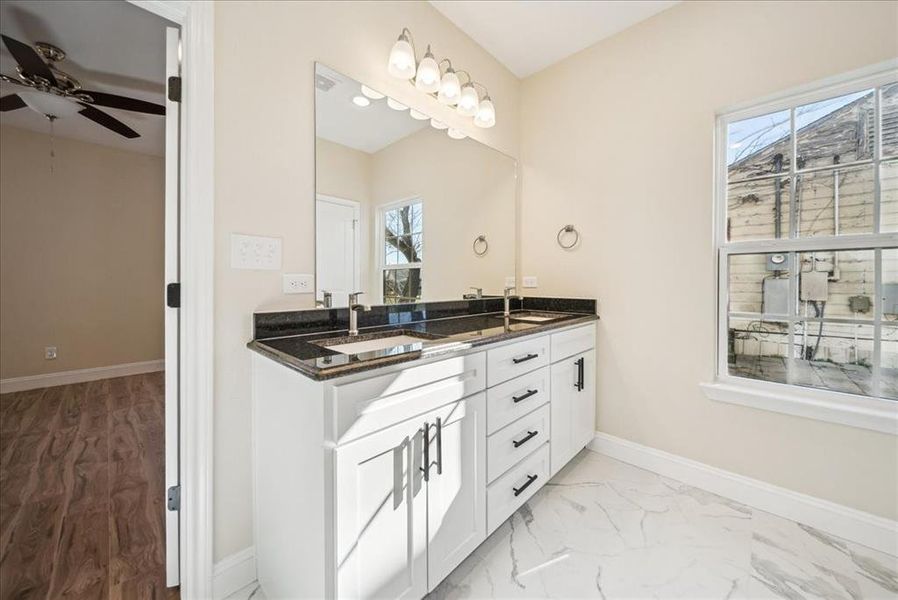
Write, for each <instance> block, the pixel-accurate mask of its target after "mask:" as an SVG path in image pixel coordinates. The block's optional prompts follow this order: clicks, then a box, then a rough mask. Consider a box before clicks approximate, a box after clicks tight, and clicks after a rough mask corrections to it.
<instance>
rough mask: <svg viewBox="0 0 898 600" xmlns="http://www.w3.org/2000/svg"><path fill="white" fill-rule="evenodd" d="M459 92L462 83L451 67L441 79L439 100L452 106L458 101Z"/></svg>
mask: <svg viewBox="0 0 898 600" xmlns="http://www.w3.org/2000/svg"><path fill="white" fill-rule="evenodd" d="M459 94H461V85H460V84H459V82H458V75H456V74H455V71H453V70H452V68H451V67H450V68H449V70H447V71H446V72H445V73H444V74H443V79H442V80H441V81H440V91H439V93H437V100H439V101H440V102H441V103H442V104H448V105H449V106H452V105H454V104H456V103H458V96H459Z"/></svg>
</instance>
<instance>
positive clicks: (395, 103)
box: [387, 98, 408, 110]
mask: <svg viewBox="0 0 898 600" xmlns="http://www.w3.org/2000/svg"><path fill="white" fill-rule="evenodd" d="M387 106H389V107H390V108H392V109H393V110H408V106H406V105H405V104H403V103H402V102H399V101H397V100H393V99H392V98H387Z"/></svg>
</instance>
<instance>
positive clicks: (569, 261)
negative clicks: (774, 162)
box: [521, 2, 898, 519]
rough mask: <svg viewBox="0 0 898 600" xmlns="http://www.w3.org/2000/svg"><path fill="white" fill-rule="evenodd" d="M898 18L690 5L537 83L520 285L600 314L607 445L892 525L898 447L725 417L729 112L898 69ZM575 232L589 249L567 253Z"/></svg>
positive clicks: (801, 7)
mask: <svg viewBox="0 0 898 600" xmlns="http://www.w3.org/2000/svg"><path fill="white" fill-rule="evenodd" d="M896 32H898V4H896V3H895V2H881V3H875V2H819V3H818V2H776V3H774V2H769V3H760V2H753V3H740V2H687V3H684V4H681V5H679V6H677V7H674V8H672V9H670V10H668V11H666V12H664V13H661V14H660V15H658V16H656V17H654V18H652V19H649V20H648V21H645V22H643V23H641V24H639V25H637V26H635V27H633V28H632V29H628V30H626V31H624V32H622V33H621V34H619V35H616V36H614V37H612V38H610V39H608V40H606V41H604V42H601V43H599V44H597V45H595V46H593V47H591V48H588V49H587V50H584V51H583V52H580V53H579V54H577V55H575V56H573V57H571V58H569V59H567V60H564V61H563V62H561V63H560V64H558V65H556V66H554V67H551V68H549V69H547V70H545V71H543V72H541V73H539V74H537V75H535V76H533V77H531V78H529V79H527V80H525V81H524V82H523V83H522V95H521V140H522V142H521V158H522V162H523V168H524V173H523V197H522V204H523V217H522V238H523V239H525V240H526V243H524V244H523V246H522V260H523V265H522V274H524V275H537V276H538V277H539V281H540V289H539V292H540V293H542V294H559V295H577V296H595V297H597V298H598V299H599V312H600V314H601V317H602V320H601V322H600V324H599V347H598V352H597V356H598V359H597V360H598V373H599V375H598V413H597V421H598V422H597V426H598V429H599V430H601V431H603V432H607V433H609V434H612V435H616V436H620V437H622V438H626V439H628V440H632V441H635V442H638V443H641V444H645V445H648V446H652V447H655V448H660V449H662V450H666V451H669V452H673V453H675V454H679V455H682V456H686V457H689V458H692V459H695V460H699V461H701V462H705V463H708V464H711V465H714V466H717V467H721V468H724V469H728V470H732V471H735V472H737V473H741V474H744V475H747V476H750V477H755V478H758V479H761V480H764V481H768V482H771V483H774V484H777V485H781V486H784V487H787V488H791V489H794V490H797V491H800V492H804V493H808V494H811V495H814V496H818V497H821V498H826V499H829V500H833V501H835V502H839V503H842V504H845V505H848V506H851V507H855V508H858V509H861V510H865V511H869V512H872V513H874V514H878V515H883V516H886V517H889V518H893V519H894V518H896V517H898V498H896V493H895V490H896V489H898V480H896V478H898V475H896V474H898V438H895V437H894V436H889V435H885V434H881V433H874V432H870V431H865V430H861V429H854V428H849V427H842V426H838V425H832V424H827V423H823V422H819V421H813V420H808V419H803V418H799V417H792V416H786V415H782V414H777V413H772V412H765V411H761V410H754V409H751V408H745V407H739V406H733V405H727V404H721V403H716V402H712V401H710V400H708V399H707V398H705V397H704V395H703V394H702V393H701V392H700V391H699V388H698V384H699V382H702V381H711V380H712V378H713V376H714V358H713V357H714V349H715V310H716V308H715V307H716V287H715V256H714V252H713V249H712V238H711V231H712V217H711V211H712V202H713V198H712V181H713V172H712V166H713V160H714V157H713V135H714V119H715V111H718V110H720V109H724V108H726V107H728V106H732V105H734V104H738V103H742V102H747V101H751V100H753V99H757V98H761V97H764V96H766V95H769V94H773V93H777V92H781V91H784V90H787V89H789V88H791V87H794V86H797V85H800V84H804V83H808V82H812V81H815V80H817V79H820V78H823V77H827V76H831V75H835V74H838V73H842V72H845V71H848V70H851V69H856V68H859V67H863V66H866V65H870V64H873V63H876V62H879V61H882V60H885V59H888V58H892V57H895V56H898V33H896ZM565 223H575V224H576V225H577V226H578V227H579V229H580V231H581V232H582V235H583V242H582V245H581V247H580V248H579V249H578V250H577V251H575V252H570V253H566V252H563V251H562V250H560V249H559V248H558V247H557V246H556V244H555V240H554V232H555V231H556V230H557V229H558V227H560V226H561V225H563V224H565Z"/></svg>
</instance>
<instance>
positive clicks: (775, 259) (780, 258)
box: [767, 253, 789, 271]
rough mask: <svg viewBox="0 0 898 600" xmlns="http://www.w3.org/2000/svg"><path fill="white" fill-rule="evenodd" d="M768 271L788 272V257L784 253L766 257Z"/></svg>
mask: <svg viewBox="0 0 898 600" xmlns="http://www.w3.org/2000/svg"><path fill="white" fill-rule="evenodd" d="M767 270H768V271H788V270H789V255H788V254H785V253H780V254H768V255H767Z"/></svg>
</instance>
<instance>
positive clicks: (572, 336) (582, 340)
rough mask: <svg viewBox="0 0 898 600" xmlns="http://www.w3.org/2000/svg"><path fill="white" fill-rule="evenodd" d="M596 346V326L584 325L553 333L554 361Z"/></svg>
mask: <svg viewBox="0 0 898 600" xmlns="http://www.w3.org/2000/svg"><path fill="white" fill-rule="evenodd" d="M595 347H596V326H595V325H594V324H590V325H584V326H583V327H577V328H576V329H571V330H569V331H562V332H561V333H553V334H552V362H555V361H557V360H561V359H562V358H567V357H568V356H573V355H575V354H579V353H581V352H586V351H587V350H591V349H593V348H595Z"/></svg>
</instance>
